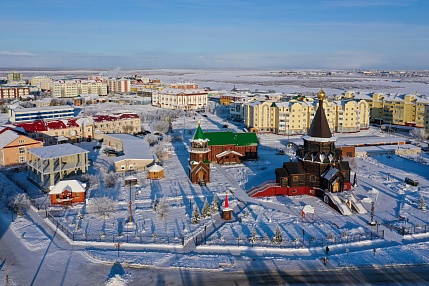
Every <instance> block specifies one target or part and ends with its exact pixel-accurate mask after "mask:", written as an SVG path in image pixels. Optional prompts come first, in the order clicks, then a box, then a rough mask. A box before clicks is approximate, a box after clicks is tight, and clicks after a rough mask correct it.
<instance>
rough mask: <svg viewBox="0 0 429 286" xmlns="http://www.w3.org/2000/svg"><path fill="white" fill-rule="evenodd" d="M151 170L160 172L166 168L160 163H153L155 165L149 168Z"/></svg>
mask: <svg viewBox="0 0 429 286" xmlns="http://www.w3.org/2000/svg"><path fill="white" fill-rule="evenodd" d="M147 170H148V171H149V172H159V171H162V170H164V168H163V167H161V166H160V165H156V164H155V165H153V166H150V167H149V168H148V169H147Z"/></svg>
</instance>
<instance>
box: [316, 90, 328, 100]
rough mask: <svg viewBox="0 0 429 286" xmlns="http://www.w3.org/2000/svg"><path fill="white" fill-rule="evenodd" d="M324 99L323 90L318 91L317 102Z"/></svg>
mask: <svg viewBox="0 0 429 286" xmlns="http://www.w3.org/2000/svg"><path fill="white" fill-rule="evenodd" d="M325 97H326V94H325V92H324V91H323V89H320V91H319V93H318V94H317V98H318V99H319V100H324V99H325Z"/></svg>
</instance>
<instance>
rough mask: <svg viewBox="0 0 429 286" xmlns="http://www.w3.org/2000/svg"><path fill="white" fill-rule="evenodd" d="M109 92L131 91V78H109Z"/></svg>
mask: <svg viewBox="0 0 429 286" xmlns="http://www.w3.org/2000/svg"><path fill="white" fill-rule="evenodd" d="M108 86H109V93H125V92H130V91H131V80H129V79H127V78H119V79H117V78H111V79H109V81H108Z"/></svg>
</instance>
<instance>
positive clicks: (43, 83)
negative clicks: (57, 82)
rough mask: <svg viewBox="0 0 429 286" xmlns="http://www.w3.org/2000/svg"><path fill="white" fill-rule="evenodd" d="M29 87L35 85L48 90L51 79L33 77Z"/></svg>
mask: <svg viewBox="0 0 429 286" xmlns="http://www.w3.org/2000/svg"><path fill="white" fill-rule="evenodd" d="M30 83H31V85H35V86H37V87H39V88H40V89H43V90H50V89H51V85H52V79H51V78H49V77H47V76H35V77H32V78H31V79H30Z"/></svg>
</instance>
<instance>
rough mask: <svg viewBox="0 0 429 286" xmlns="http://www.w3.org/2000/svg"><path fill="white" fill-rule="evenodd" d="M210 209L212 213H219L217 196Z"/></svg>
mask: <svg viewBox="0 0 429 286" xmlns="http://www.w3.org/2000/svg"><path fill="white" fill-rule="evenodd" d="M210 208H211V212H212V213H214V212H217V211H219V199H218V198H217V195H214V197H213V201H212V204H211V206H210Z"/></svg>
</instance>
